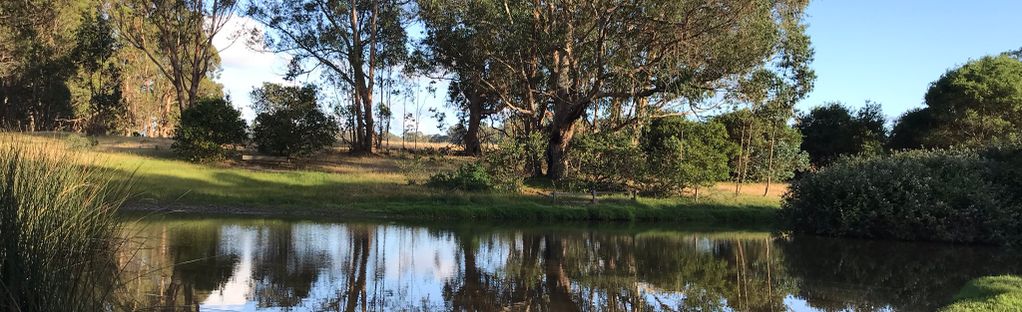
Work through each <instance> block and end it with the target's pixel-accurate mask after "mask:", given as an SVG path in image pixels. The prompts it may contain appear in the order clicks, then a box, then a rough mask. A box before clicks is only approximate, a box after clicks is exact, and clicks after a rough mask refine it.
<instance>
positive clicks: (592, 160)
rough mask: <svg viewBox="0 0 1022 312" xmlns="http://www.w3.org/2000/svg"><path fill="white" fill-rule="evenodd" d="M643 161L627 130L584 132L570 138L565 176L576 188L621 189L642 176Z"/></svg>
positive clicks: (640, 152) (643, 158)
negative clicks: (572, 138) (571, 140)
mask: <svg viewBox="0 0 1022 312" xmlns="http://www.w3.org/2000/svg"><path fill="white" fill-rule="evenodd" d="M645 162H646V160H645V157H644V155H643V154H642V151H641V150H639V147H638V145H637V144H635V143H633V142H632V138H631V137H630V136H629V135H628V134H627V133H623V132H617V133H600V134H587V135H583V136H579V137H576V138H575V139H574V141H573V142H572V147H571V153H570V154H569V158H568V175H567V180H568V182H569V183H570V184H571V186H573V187H572V188H573V189H576V190H589V189H599V190H625V189H626V188H627V187H628V186H630V185H632V184H634V182H635V181H636V180H638V179H640V178H641V177H642V174H644V171H645V170H644V169H645V167H646V166H645Z"/></svg>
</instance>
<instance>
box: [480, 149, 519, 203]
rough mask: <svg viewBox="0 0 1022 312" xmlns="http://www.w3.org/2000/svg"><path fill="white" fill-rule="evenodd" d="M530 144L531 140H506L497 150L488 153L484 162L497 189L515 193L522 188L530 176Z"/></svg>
mask: <svg viewBox="0 0 1022 312" xmlns="http://www.w3.org/2000/svg"><path fill="white" fill-rule="evenodd" d="M523 141H524V142H523ZM529 144H530V140H514V139H504V140H502V141H501V142H500V143H499V144H497V148H495V149H491V150H487V151H486V153H485V156H484V158H483V162H484V163H485V164H486V171H487V172H488V173H489V174H490V177H491V182H492V183H493V187H494V188H495V189H498V190H501V191H509V192H514V191H518V190H519V189H521V188H522V185H523V184H525V177H527V176H529V172H528V170H527V169H526V167H527V164H528V162H529V157H530V156H529V153H528V151H529V150H530V149H529V146H530V145H529Z"/></svg>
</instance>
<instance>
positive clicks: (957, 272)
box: [121, 219, 1022, 311]
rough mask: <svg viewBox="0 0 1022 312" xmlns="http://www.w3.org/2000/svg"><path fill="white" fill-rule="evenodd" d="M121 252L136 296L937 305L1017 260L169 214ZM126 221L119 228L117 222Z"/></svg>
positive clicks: (517, 307) (590, 307)
mask: <svg viewBox="0 0 1022 312" xmlns="http://www.w3.org/2000/svg"><path fill="white" fill-rule="evenodd" d="M128 233H130V234H132V235H135V236H138V237H144V239H141V238H139V239H134V240H133V241H134V242H136V244H138V247H140V248H139V249H138V251H137V252H134V253H130V254H127V253H126V254H124V255H121V261H122V263H123V264H124V265H125V267H126V269H127V270H128V271H130V272H134V273H135V274H133V275H131V274H129V276H133V277H131V278H126V281H125V283H126V284H127V286H128V287H127V292H128V293H127V294H126V295H127V296H130V297H132V298H135V300H134V301H133V302H132V303H133V304H134V305H133V306H130V307H128V308H130V309H133V310H147V309H148V310H167V311H175V310H177V311H193V310H198V309H203V310H220V309H223V310H244V311H255V310H264V309H265V310H291V311H392V310H411V311H415V310H421V311H437V310H441V311H443V310H447V311H726V310H734V311H785V310H814V311H815V310H822V311H838V310H846V309H849V310H858V311H871V310H888V309H889V310H904V311H916V310H932V309H933V307H935V306H938V305H940V304H942V303H944V302H946V300H947V299H949V298H950V296H951V294H952V293H953V292H954V290H956V289H957V287H959V286H960V285H961V284H962V283H964V282H965V280H968V279H969V278H972V277H976V276H979V275H986V274H999V273H1017V271H1016V270H1017V269H1016V268H1015V264H1016V263H1019V260H1022V259H1020V257H1018V255H1017V254H1014V253H1011V252H1008V251H1004V250H999V249H996V248H982V247H969V248H966V247H954V246H949V245H935V244H912V243H879V242H866V241H854V240H839V239H829V238H807V237H796V238H775V237H773V236H771V235H770V234H769V233H746V232H703V233H692V232H672V231H651V230H639V229H619V228H618V229H577V230H571V229H566V228H556V229H509V228H473V227H457V228H450V227H440V226H438V227H415V226H400V225H379V224H364V223H363V224H356V223H347V224H325V223H308V222H299V223H292V222H284V221H263V220H246V221H238V220H215V219H209V220H165V221H153V222H149V223H147V224H140V225H137V226H133V227H132V228H131V229H129V230H128ZM126 235H128V234H126Z"/></svg>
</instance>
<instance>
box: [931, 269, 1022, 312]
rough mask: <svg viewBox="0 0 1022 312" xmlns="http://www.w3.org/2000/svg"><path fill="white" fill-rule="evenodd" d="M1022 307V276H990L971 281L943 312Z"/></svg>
mask: <svg viewBox="0 0 1022 312" xmlns="http://www.w3.org/2000/svg"><path fill="white" fill-rule="evenodd" d="M1020 307H1022V278H1020V277H1018V276H1010V275H1003V276H988V277H983V278H978V279H975V280H972V281H970V282H969V283H968V284H966V285H965V287H963V288H962V290H961V291H960V292H959V293H958V295H957V296H955V302H954V303H953V304H951V305H949V306H947V307H944V308H943V309H941V310H940V311H941V312H973V311H1018V310H1019V309H1020Z"/></svg>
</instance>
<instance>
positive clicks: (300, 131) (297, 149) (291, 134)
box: [252, 108, 338, 157]
mask: <svg viewBox="0 0 1022 312" xmlns="http://www.w3.org/2000/svg"><path fill="white" fill-rule="evenodd" d="M337 132H338V128H337V124H336V123H335V122H334V121H333V120H332V119H330V118H329V117H327V116H326V115H324V114H323V112H320V111H319V110H318V109H314V108H313V109H300V108H282V109H278V110H274V111H272V112H266V113H261V114H259V116H257V117H256V119H255V126H254V127H253V128H252V140H253V141H254V143H255V144H256V148H257V149H258V150H259V152H260V153H263V154H268V155H276V156H287V157H301V156H308V155H310V154H313V153H315V152H317V151H320V150H322V149H324V148H326V147H329V146H330V145H331V144H333V143H334V142H335V141H336V140H337Z"/></svg>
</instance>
